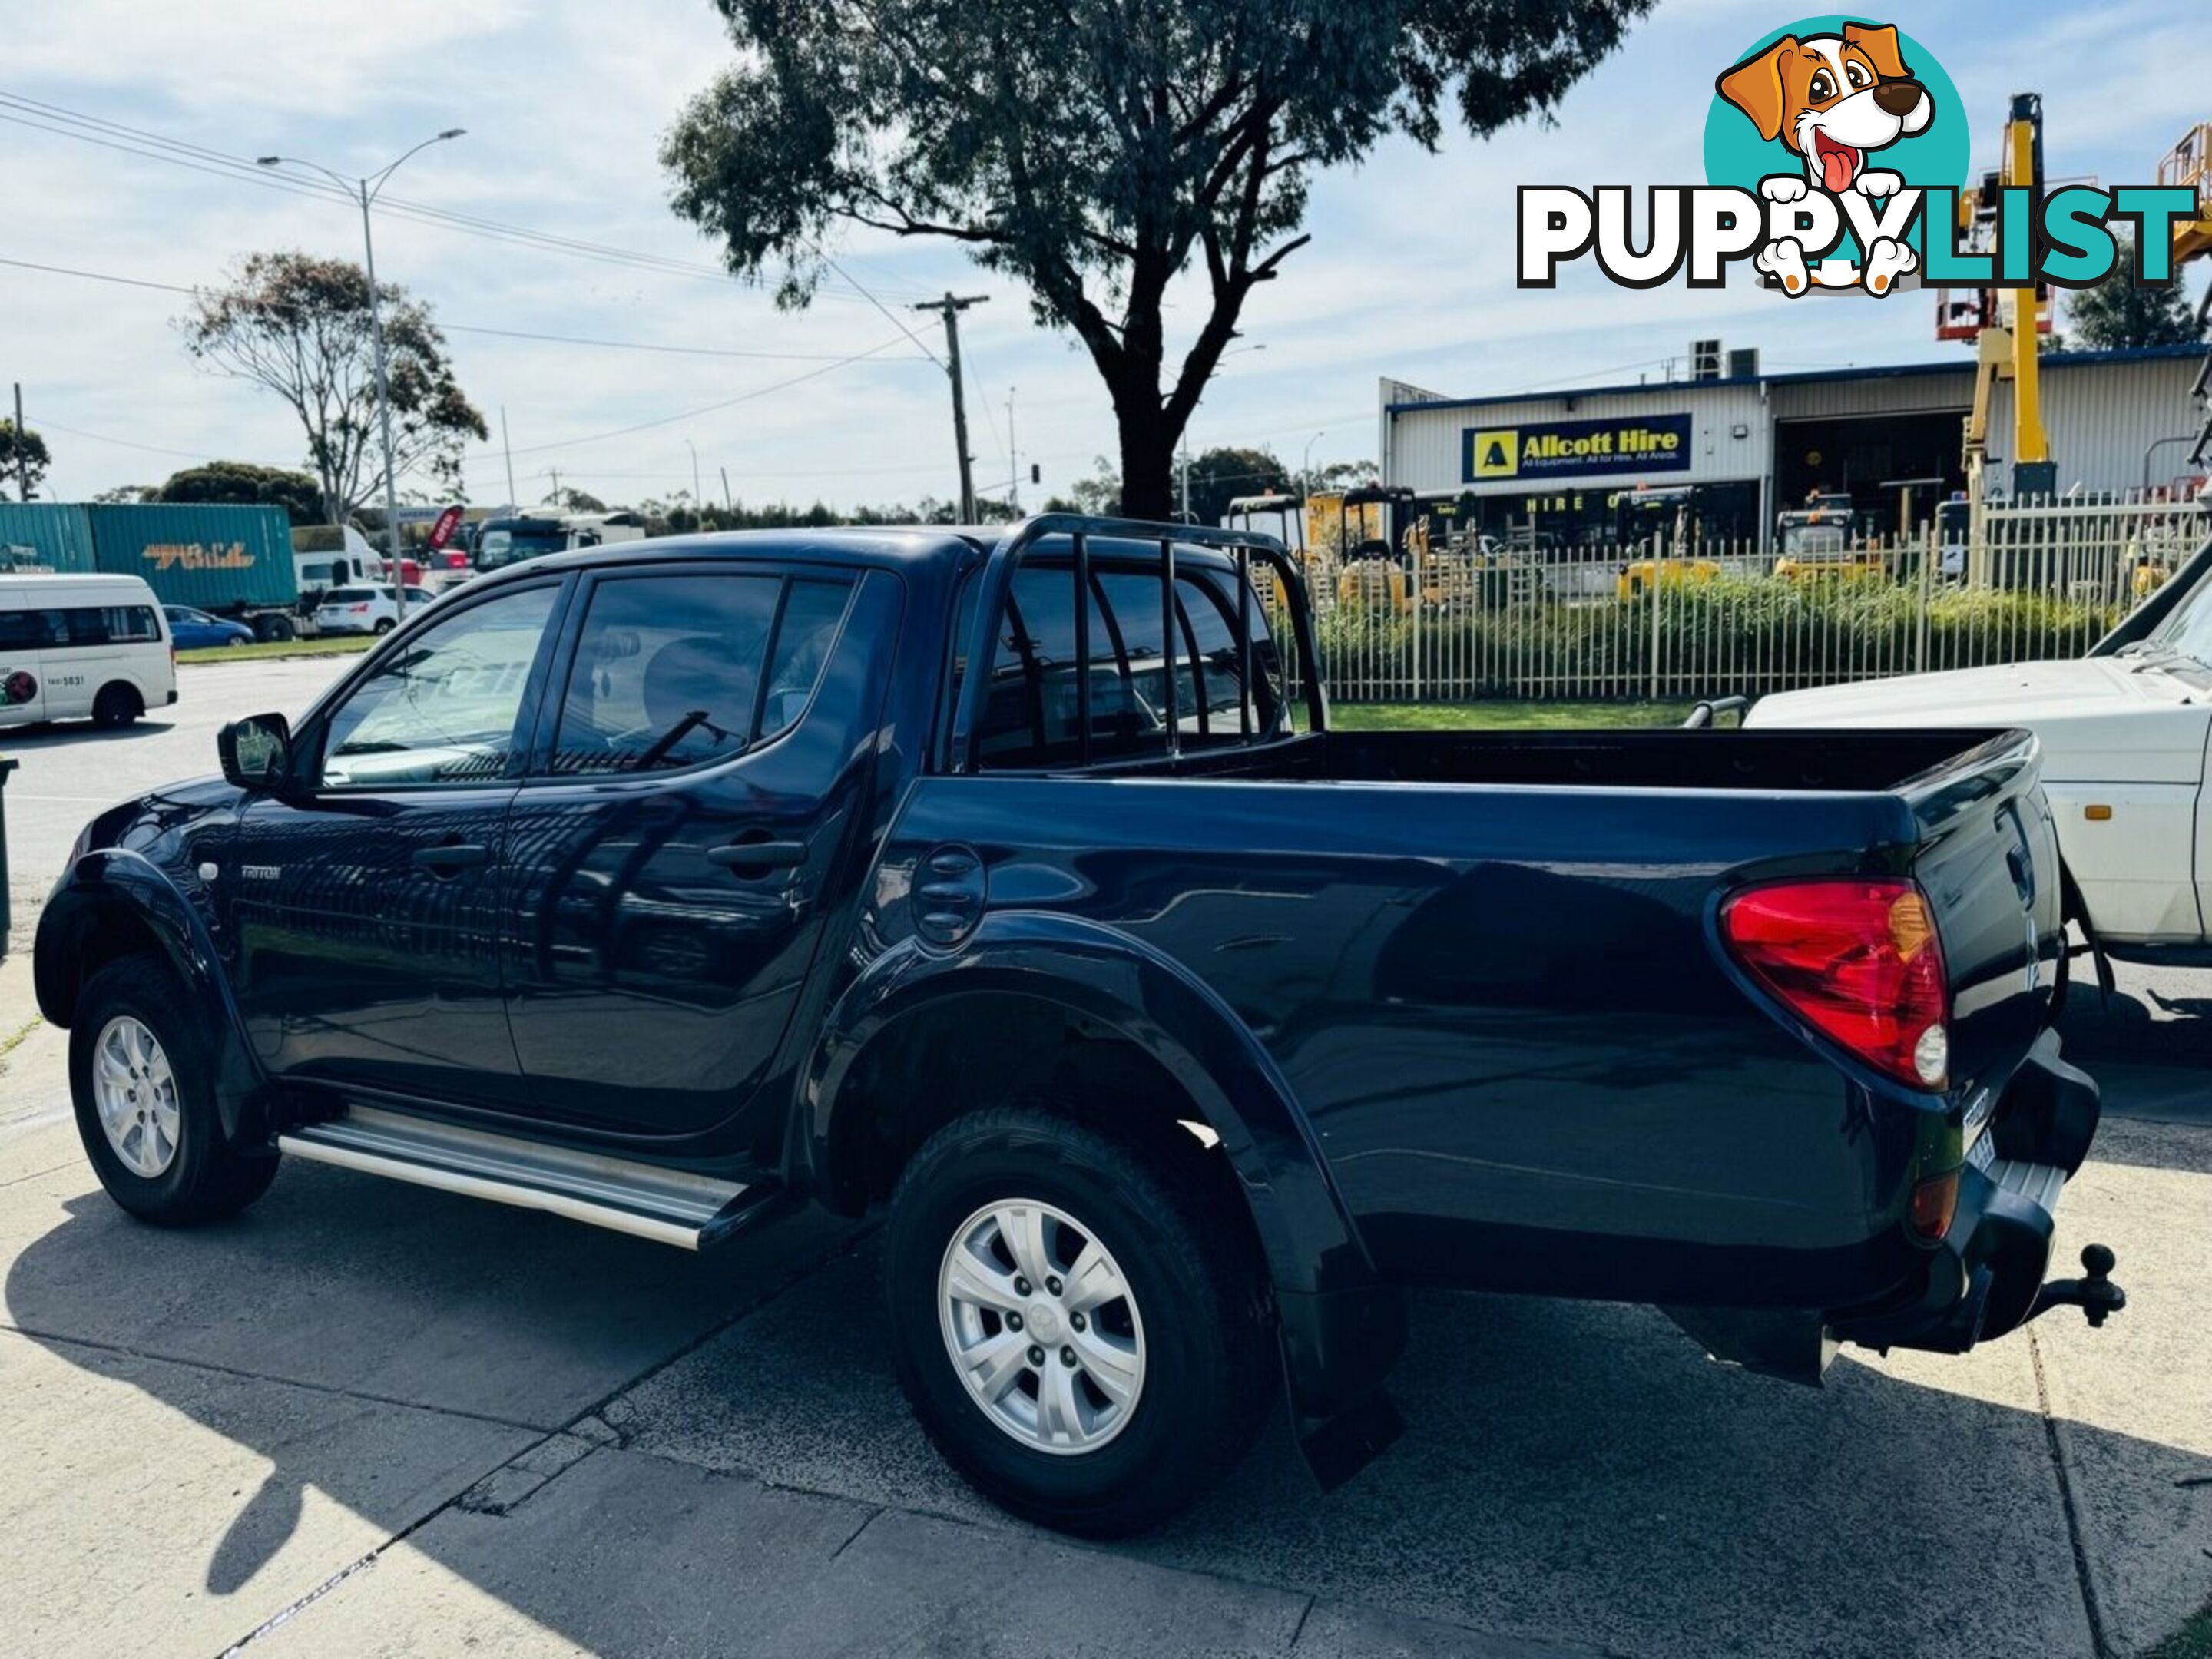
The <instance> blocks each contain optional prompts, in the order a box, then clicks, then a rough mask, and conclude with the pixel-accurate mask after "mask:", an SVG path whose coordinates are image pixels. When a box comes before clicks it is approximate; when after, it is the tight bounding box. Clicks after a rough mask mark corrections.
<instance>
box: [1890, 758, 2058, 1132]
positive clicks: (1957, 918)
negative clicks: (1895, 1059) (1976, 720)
mask: <svg viewBox="0 0 2212 1659" xmlns="http://www.w3.org/2000/svg"><path fill="white" fill-rule="evenodd" d="M2040 775H2041V766H2040V762H2039V755H2038V750H2037V746H2036V742H2035V739H2034V738H2033V736H2032V735H2030V734H2029V733H2027V732H2005V733H2002V734H2001V735H1999V736H1997V737H1995V738H1990V739H1988V740H1986V741H1984V742H1983V743H1981V744H1977V745H1976V746H1975V747H1973V748H1972V749H1969V750H1965V751H1963V752H1961V753H1960V754H1959V755H1957V756H1955V757H1954V758H1953V759H1951V760H1949V761H1947V762H1945V763H1942V765H1940V766H1937V767H1935V768H1932V769H1929V770H1928V771H1926V772H1923V773H1922V774H1920V775H1918V776H1917V777H1913V778H1910V779H1907V780H1906V781H1905V782H1903V783H1902V784H1900V785H1899V786H1898V787H1897V792H1896V793H1898V794H1899V795H1900V796H1901V797H1902V798H1903V799H1905V803H1906V804H1907V805H1909V806H1910V807H1911V809H1912V812H1913V816H1914V817H1915V818H1916V819H1917V821H1918V823H1919V826H1920V847H1919V850H1918V852H1917V854H1915V856H1914V860H1913V873H1914V874H1915V875H1916V876H1917V878H1919V881H1920V884H1921V886H1922V888H1923V890H1925V891H1926V893H1927V895H1928V901H1929V905H1930V906H1931V907H1932V908H1933V909H1934V912H1935V921H1936V934H1937V936H1938V938H1940V939H1942V945H1943V959H1944V963H1945V966H1946V968H1947V969H1948V972H1949V975H1950V979H1951V998H1952V1022H1951V1074H1952V1078H1953V1081H1954V1085H1955V1086H1956V1088H1957V1090H1958V1091H1959V1093H1960V1097H1961V1098H1962V1099H1964V1100H1965V1101H1966V1129H1967V1135H1968V1139H1972V1136H1973V1133H1974V1131H1975V1130H1976V1129H1977V1128H1978V1127H1979V1125H1980V1124H1981V1122H1982V1121H1984V1118H1985V1117H1986V1116H1987V1115H1988V1113H1989V1112H1990V1109H1991V1106H1992V1104H1993V1103H1994V1102H1995V1101H1996V1097H1997V1095H1998V1094H1999V1093H2001V1092H2002V1089H2003V1087H2004V1085H2005V1082H2006V1080H2007V1079H2008V1078H2009V1077H2010V1076H2011V1075H2012V1073H2013V1070H2014V1068H2015V1066H2018V1065H2019V1064H2020V1062H2021V1060H2022V1059H2024V1058H2025V1057H2026V1056H2027V1051H2028V1050H2029V1048H2032V1047H2033V1045H2034V1042H2035V1040H2036V1038H2037V1037H2038V1036H2039V1035H2040V1034H2041V1033H2042V1031H2043V1030H2044V1028H2045V1026H2046V1025H2047V1024H2050V1022H2051V1018H2052V1016H2053V1013H2054V1009H2053V1006H2052V1003H2053V1000H2054V998H2055V996H2056V994H2057V985H2058V981H2059V977H2060V975H2059V967H2060V963H2061V961H2062V957H2063V951H2064V950H2065V937H2064V926H2065V924H2064V921H2063V906H2062V903H2061V876H2060V866H2059V859H2058V839H2057V829H2056V826H2055V825H2054V823H2053V822H2052V819H2051V808H2050V805H2049V804H2048V803H2047V802H2045V799H2044V798H2043V791H2042V789H2041V787H2039V779H2040Z"/></svg>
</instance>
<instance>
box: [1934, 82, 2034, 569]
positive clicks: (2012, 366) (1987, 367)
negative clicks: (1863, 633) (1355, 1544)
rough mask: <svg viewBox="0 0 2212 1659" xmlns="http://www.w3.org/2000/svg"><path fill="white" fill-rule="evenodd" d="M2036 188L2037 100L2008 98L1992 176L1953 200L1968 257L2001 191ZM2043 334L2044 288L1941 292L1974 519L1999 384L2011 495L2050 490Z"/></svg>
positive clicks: (1939, 320)
mask: <svg viewBox="0 0 2212 1659" xmlns="http://www.w3.org/2000/svg"><path fill="white" fill-rule="evenodd" d="M2043 184H2044V173H2043V96H2042V94H2040V93H2033V92H2021V93H2015V94H2013V99H2012V107H2011V110H2010V112H2009V113H2008V115H2007V117H2006V119H2005V128H2004V142H2003V144H2002V147H2001V149H2000V150H1999V153H1998V162H1997V167H1996V171H1995V172H1992V173H1984V174H1983V175H1982V185H1981V189H1980V190H1979V191H1975V192H1963V191H1962V192H1961V193H1960V197H1959V221H1960V229H1961V230H1963V231H1964V232H1966V244H1967V246H1968V248H1969V250H1974V249H1978V248H1986V246H1988V244H1989V242H1990V239H1991V237H1992V236H1993V234H1994V232H1995V228H1996V219H1997V214H1998V212H1999V207H2000V204H2001V202H2002V191H2005V190H2008V189H2027V190H2030V191H2033V192H2034V193H2035V194H2036V195H2037V196H2038V197H2040V196H2041V195H2042V193H2043ZM2049 332H2051V295H2050V293H2049V290H2048V289H2045V288H2041V287H2037V288H2023V289H1999V288H1985V289H1979V290H1978V293H1977V295H1975V297H1973V298H1972V299H1970V300H1967V301H1956V300H1954V298H1953V297H1952V294H1951V291H1950V290H1948V289H1945V290H1943V291H1942V294H1941V295H1940V296H1939V298H1938V301H1937V309H1936V337H1937V338H1939V339H1947V340H1960V339H1971V340H1972V341H1973V343H1974V406H1973V410H1972V413H1971V414H1969V415H1968V416H1966V498H1967V500H1968V501H1971V502H1972V503H1973V506H1974V510H1975V511H1977V512H1978V511H1979V510H1980V507H1981V503H1982V502H1983V501H1984V500H1985V499H1986V498H1987V495H1986V491H1985V489H1984V477H1983V472H1984V467H1985V466H1986V465H1987V463H1988V459H1989V436H1990V400H1991V398H1992V397H1993V395H1994V393H1995V391H1996V383H1997V382H1998V381H1999V380H2010V381H2011V382H2012V383H2013V398H2012V493H2013V495H2015V497H2016V498H2023V499H2024V498H2026V497H2028V496H2033V495H2053V494H2056V493H2057V488H2058V464H2057V462H2056V461H2055V460H2053V459H2051V441H2050V438H2049V436H2048V435H2046V434H2045V431H2044V429H2043V395H2042V385H2041V382H2040V380H2039V378H2038V374H2037V362H2036V352H2037V349H2038V345H2039V337H2040V336H2042V335H2045V334H2048V333H2049ZM1976 539H1977V540H1978V539H1979V538H1976Z"/></svg>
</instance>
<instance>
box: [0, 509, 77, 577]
mask: <svg viewBox="0 0 2212 1659" xmlns="http://www.w3.org/2000/svg"><path fill="white" fill-rule="evenodd" d="M96 568H98V567H97V566H95V565H94V562H93V557H92V521H91V520H88V518H86V517H85V509H84V508H82V507H70V506H66V505H64V504H63V503H61V502H58V501H0V576H4V575H6V574H9V572H11V571H18V570H21V571H47V570H51V571H53V572H55V573H57V574H60V575H64V576H68V575H82V574H87V573H88V572H90V571H92V570H94V569H96Z"/></svg>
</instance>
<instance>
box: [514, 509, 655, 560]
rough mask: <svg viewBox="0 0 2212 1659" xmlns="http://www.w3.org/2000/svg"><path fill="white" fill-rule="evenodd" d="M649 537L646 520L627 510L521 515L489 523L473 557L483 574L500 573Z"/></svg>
mask: <svg viewBox="0 0 2212 1659" xmlns="http://www.w3.org/2000/svg"><path fill="white" fill-rule="evenodd" d="M645 534H646V525H645V520H643V519H642V518H641V516H640V515H638V514H637V513H633V512H630V511H629V510H627V509H623V510H620V511H617V512H613V513H570V512H567V511H558V512H546V513H517V514H514V515H513V516H512V517H508V518H498V519H487V520H484V521H483V524H482V525H481V526H478V527H477V533H476V540H475V544H474V549H473V557H474V562H475V568H477V570H479V571H484V570H500V569H503V568H506V567H507V566H508V565H511V564H517V563H520V562H521V561H523V560H525V559H535V558H538V557H541V556H544V555H545V554H548V553H567V552H573V551H574V550H577V549H579V548H585V547H598V546H600V545H602V544H605V543H610V542H631V541H643V540H644V539H645Z"/></svg>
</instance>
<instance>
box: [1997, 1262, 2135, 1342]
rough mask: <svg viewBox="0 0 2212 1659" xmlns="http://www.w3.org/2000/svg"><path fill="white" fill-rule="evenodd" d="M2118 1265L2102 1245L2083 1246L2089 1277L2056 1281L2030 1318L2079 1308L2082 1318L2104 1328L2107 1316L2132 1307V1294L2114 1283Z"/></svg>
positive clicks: (2046, 1289)
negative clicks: (2063, 1309)
mask: <svg viewBox="0 0 2212 1659" xmlns="http://www.w3.org/2000/svg"><path fill="white" fill-rule="evenodd" d="M2117 1262H2118V1257H2116V1256H2114V1255H2113V1254H2112V1251H2111V1250H2109V1249H2106V1247H2105V1246H2104V1245H2102V1244H2086V1245H2084V1246H2082V1249H2081V1266H2082V1267H2084V1268H2085V1269H2087V1272H2086V1274H2085V1276H2084V1277H2082V1278H2080V1279H2052V1280H2051V1282H2050V1283H2049V1284H2047V1285H2045V1286H2044V1287H2043V1288H2042V1289H2041V1290H2040V1291H2037V1292H2036V1295H2035V1306H2034V1307H2033V1308H2031V1309H2029V1310H2028V1315H2027V1317H2028V1318H2029V1319H2034V1318H2037V1317H2038V1316H2041V1315H2043V1314H2046V1313H2048V1312H2050V1311H2051V1309H2053V1308H2079V1309H2080V1310H2081V1315H2082V1317H2083V1318H2085V1319H2087V1321H2088V1322H2090V1323H2091V1324H2092V1325H2102V1324H2103V1323H2104V1322H2105V1319H2106V1316H2107V1315H2109V1314H2116V1313H2118V1312H2119V1310H2121V1309H2123V1308H2124V1307H2126V1306H2127V1305H2128V1293H2127V1292H2126V1291H2124V1290H2122V1289H2121V1288H2120V1287H2119V1286H2118V1285H2115V1284H2113V1283H2112V1268H2113V1267H2114V1266H2115V1265H2116V1264H2117ZM2022 1323H2026V1321H2022Z"/></svg>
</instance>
